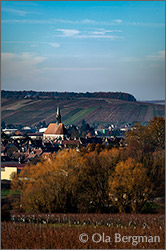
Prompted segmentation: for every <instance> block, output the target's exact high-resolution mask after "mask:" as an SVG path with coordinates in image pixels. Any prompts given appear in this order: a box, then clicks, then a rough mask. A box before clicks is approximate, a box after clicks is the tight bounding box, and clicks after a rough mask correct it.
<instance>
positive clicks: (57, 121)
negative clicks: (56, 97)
mask: <svg viewBox="0 0 166 250" xmlns="http://www.w3.org/2000/svg"><path fill="white" fill-rule="evenodd" d="M56 123H57V125H58V124H59V123H61V113H60V108H59V106H58V107H57V112H56Z"/></svg>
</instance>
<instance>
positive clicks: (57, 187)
mask: <svg viewBox="0 0 166 250" xmlns="http://www.w3.org/2000/svg"><path fill="white" fill-rule="evenodd" d="M80 162H81V158H80V155H79V153H78V152H77V151H76V150H71V149H70V150H63V151H59V152H58V153H57V154H56V155H53V156H52V157H51V158H47V159H43V160H42V161H41V162H39V163H37V164H36V165H33V164H31V165H30V166H28V165H27V166H25V167H24V169H23V170H22V171H21V173H20V175H19V176H16V177H15V178H14V179H13V180H12V184H11V186H12V188H11V194H12V191H14V190H17V191H19V192H20V197H19V199H17V202H16V203H15V204H14V208H15V209H19V208H20V207H21V208H22V209H23V210H24V211H27V212H30V211H33V212H72V211H73V209H75V210H76V206H77V203H76V202H75V197H76V194H75V192H76V188H75V187H76V183H77V176H78V172H79V168H80V164H81V163H80Z"/></svg>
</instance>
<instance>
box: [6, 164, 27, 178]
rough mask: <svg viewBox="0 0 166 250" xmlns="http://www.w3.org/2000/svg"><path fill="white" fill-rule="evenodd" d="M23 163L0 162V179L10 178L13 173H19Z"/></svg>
mask: <svg viewBox="0 0 166 250" xmlns="http://www.w3.org/2000/svg"><path fill="white" fill-rule="evenodd" d="M24 166H25V164H18V163H17V162H2V163H1V180H11V176H12V174H13V173H16V174H19V173H20V171H21V170H22V169H23V168H24Z"/></svg>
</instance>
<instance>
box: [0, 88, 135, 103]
mask: <svg viewBox="0 0 166 250" xmlns="http://www.w3.org/2000/svg"><path fill="white" fill-rule="evenodd" d="M1 97H2V98H7V99H8V98H15V99H23V98H27V99H50V98H52V99H59V100H68V99H76V98H81V97H82V98H83V97H85V98H111V99H119V100H124V101H131V102H136V99H135V97H134V96H133V95H131V94H128V93H122V92H93V93H90V92H86V93H76V92H44V91H32V90H31V91H25V90H24V91H8V90H2V91H1Z"/></svg>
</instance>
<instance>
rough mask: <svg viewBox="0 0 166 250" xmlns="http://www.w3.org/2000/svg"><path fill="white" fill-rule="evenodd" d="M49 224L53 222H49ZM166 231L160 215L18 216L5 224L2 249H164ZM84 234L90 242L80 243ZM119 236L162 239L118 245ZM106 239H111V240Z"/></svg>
mask: <svg viewBox="0 0 166 250" xmlns="http://www.w3.org/2000/svg"><path fill="white" fill-rule="evenodd" d="M48 218H49V220H48ZM25 221H27V222H28V223H26V222H25ZM48 221H49V222H51V221H52V223H47V222H48ZM164 229H165V226H164V215H159V214H157V215H156V214H154V215H152V214H151V215H149V214H147V215H145V214H144V215H140V214H138V215H136V214H135V215H130V214H115V215H109V214H107V215H106V214H105V215H102V214H100V215H98V214H94V215H92V214H75V215H74V214H52V215H38V216H35V215H29V216H25V215H19V216H15V219H14V220H13V222H3V223H2V226H1V230H2V233H1V237H2V246H1V247H2V248H3V249H164V248H165V232H164ZM81 234H86V235H88V240H87V242H84V243H83V242H81V241H80V239H79V237H80V235H81ZM116 234H120V235H121V236H146V237H147V238H148V237H149V236H152V237H153V239H154V236H159V239H160V242H159V241H156V242H152V241H151V242H145V241H146V240H145V238H144V242H142V241H141V240H139V239H138V237H137V239H136V238H135V240H134V239H133V238H131V237H130V240H129V238H128V240H127V241H126V242H122V241H119V242H118V241H117V240H115V235H116ZM93 236H94V238H93ZM107 236H109V237H110V238H109V239H110V240H109V241H108V238H107ZM152 237H151V238H152ZM82 239H83V240H86V239H87V236H85V235H84V237H83V238H82ZM92 239H94V240H92ZM106 239H107V241H106ZM148 239H149V238H148ZM139 241H140V242H139Z"/></svg>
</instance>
